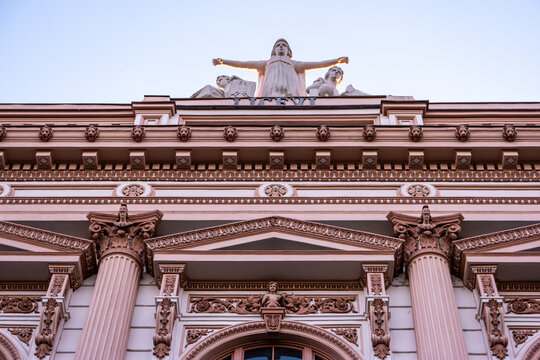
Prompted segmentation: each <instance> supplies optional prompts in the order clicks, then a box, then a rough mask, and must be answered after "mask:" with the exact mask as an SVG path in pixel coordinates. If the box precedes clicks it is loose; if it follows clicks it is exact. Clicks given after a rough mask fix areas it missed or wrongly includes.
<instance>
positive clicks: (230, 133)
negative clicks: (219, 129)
mask: <svg viewBox="0 0 540 360" xmlns="http://www.w3.org/2000/svg"><path fill="white" fill-rule="evenodd" d="M223 137H224V138H225V140H227V141H228V142H233V141H234V140H236V138H237V137H238V130H236V128H235V127H234V126H227V127H226V128H225V129H223Z"/></svg>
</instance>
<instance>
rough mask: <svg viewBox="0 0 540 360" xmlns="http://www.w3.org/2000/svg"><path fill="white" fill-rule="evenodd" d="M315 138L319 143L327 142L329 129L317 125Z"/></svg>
mask: <svg viewBox="0 0 540 360" xmlns="http://www.w3.org/2000/svg"><path fill="white" fill-rule="evenodd" d="M317 138H318V139H319V141H328V139H330V128H329V127H328V126H326V125H319V126H318V127H317Z"/></svg>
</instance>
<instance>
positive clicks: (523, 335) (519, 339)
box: [512, 329, 539, 347]
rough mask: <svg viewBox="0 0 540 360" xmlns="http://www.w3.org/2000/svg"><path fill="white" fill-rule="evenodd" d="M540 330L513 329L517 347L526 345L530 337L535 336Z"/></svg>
mask: <svg viewBox="0 0 540 360" xmlns="http://www.w3.org/2000/svg"><path fill="white" fill-rule="evenodd" d="M538 331H539V329H512V338H513V339H514V343H515V344H516V347H518V346H519V345H521V344H523V343H525V342H526V341H527V339H528V338H529V337H530V336H533V335H534V334H536V333H537V332H538Z"/></svg>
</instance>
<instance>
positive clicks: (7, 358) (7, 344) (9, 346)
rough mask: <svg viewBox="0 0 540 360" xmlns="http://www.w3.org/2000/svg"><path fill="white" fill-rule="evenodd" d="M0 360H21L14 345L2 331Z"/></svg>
mask: <svg viewBox="0 0 540 360" xmlns="http://www.w3.org/2000/svg"><path fill="white" fill-rule="evenodd" d="M0 360H22V357H21V355H20V354H19V351H18V350H17V348H16V347H15V345H14V344H13V343H12V342H11V341H10V340H9V339H8V337H7V336H5V335H4V334H2V333H0Z"/></svg>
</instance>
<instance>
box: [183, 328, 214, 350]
mask: <svg viewBox="0 0 540 360" xmlns="http://www.w3.org/2000/svg"><path fill="white" fill-rule="evenodd" d="M212 331H214V330H213V329H188V331H187V334H186V345H185V347H188V346H189V345H191V344H195V343H196V342H197V341H199V340H200V339H201V338H202V337H203V336H206V335H208V334H210V333H211V332H212Z"/></svg>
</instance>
